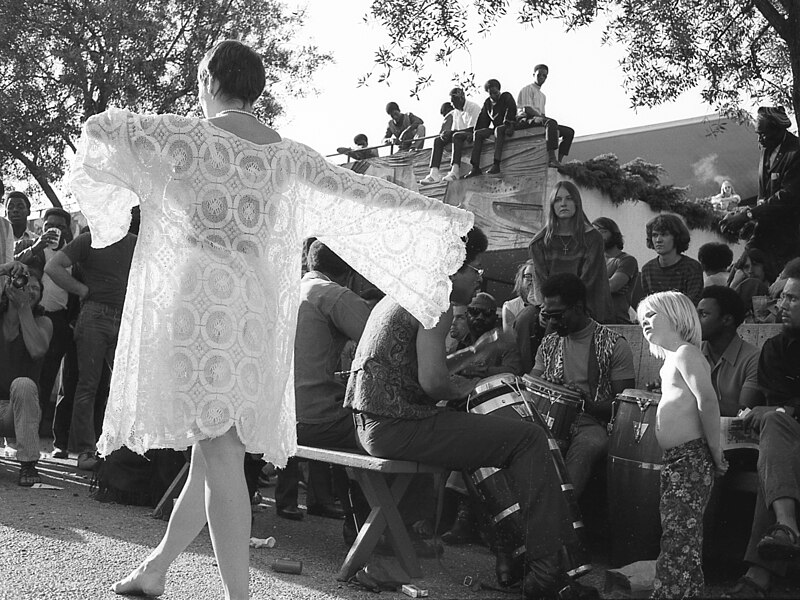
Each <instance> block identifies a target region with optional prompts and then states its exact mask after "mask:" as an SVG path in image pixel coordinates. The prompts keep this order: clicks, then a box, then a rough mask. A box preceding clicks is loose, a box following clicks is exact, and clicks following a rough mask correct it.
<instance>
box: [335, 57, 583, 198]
mask: <svg viewBox="0 0 800 600" xmlns="http://www.w3.org/2000/svg"><path fill="white" fill-rule="evenodd" d="M549 73H550V69H549V67H548V66H547V65H544V64H539V65H536V66H535V67H534V68H533V78H534V81H533V82H531V83H529V84H528V85H526V86H524V87H523V88H522V89H521V90H520V91H519V93H518V94H517V97H516V99H515V98H514V96H513V95H512V94H511V93H510V92H507V91H501V90H502V85H501V83H500V82H499V81H498V80H497V79H489V80H487V81H486V83H485V84H484V85H483V89H484V91H485V92H486V94H487V97H486V98H485V100H484V101H483V104H482V105H480V104H478V103H476V102H473V101H471V100H468V99H467V97H466V94H465V92H464V90H463V89H462V88H458V87H456V88H453V89H451V90H450V101H449V102H444V103H443V104H442V106H441V109H440V113H441V115H442V123H441V126H440V127H439V133H438V135H436V136H434V137H433V152H432V154H431V160H430V173H429V174H428V175H427V176H426V177H424V178H423V179H422V180H420V182H419V183H420V185H430V184H434V183H439V182H440V181H443V182H450V181H455V180H456V179H460V178H462V177H464V178H468V177H476V176H479V175H482V174H483V171H482V169H481V166H480V158H481V152H482V150H483V144H484V142H485V141H486V140H490V139H491V140H494V158H493V163H492V166H491V167H489V169H488V170H487V173H488V174H489V175H497V174H499V173H500V167H501V162H502V156H503V146H504V143H505V140H506V138H509V137H512V136H513V135H514V132H515V131H517V130H521V129H529V128H541V129H542V130H543V133H544V136H545V143H546V148H547V159H548V165H549V166H550V167H558V166H559V165H560V164H561V161H562V160H563V159H564V157H565V156H567V155H568V154H569V151H570V148H571V147H572V140H573V138H574V137H575V131H574V130H573V129H572V128H571V127H567V126H566V125H563V124H559V123H558V121H556V120H555V119H554V118H552V117H548V116H547V115H546V114H545V105H546V102H547V97H546V96H545V94H544V93H543V92H542V86H543V85H544V83H545V81H547V77H548V75H549ZM386 114H387V115H389V117H390V119H389V122H388V125H387V127H386V132H385V134H384V137H383V144H387V145H391V146H392V147H393V148H394V147H395V146H396V147H397V149H398V151H408V150H420V149H422V147H423V146H424V145H425V139H426V137H425V134H426V133H427V131H428V130H427V129H426V127H425V123H424V121H423V120H422V119H421V118H420V117H418V116H417V115H415V114H414V113H411V112H407V113H404V112H402V111H401V110H400V107H399V105H398V104H397V102H389V103H388V104H387V105H386ZM353 143H354V144H355V145H356V147H355V148H346V147H340V148H337V152H338V153H339V154H343V155H345V156H348V157H349V158H351V159H353V160H359V159H367V158H373V157H376V156H378V152H377V147H368V142H367V136H366V135H365V134H363V133H359V134H357V135H356V136H355V138H353ZM470 145H471V146H472V149H471V151H470V152H471V153H470V159H469V163H470V170H469V171H468V172H466V173H462V172H461V157H462V155H463V152H464V148H465V147H467V146H470ZM447 148H449V149H450V150H451V158H450V170H449V172H448V173H446V174H442V172H441V164H442V156H443V153H444V151H445V149H447Z"/></svg>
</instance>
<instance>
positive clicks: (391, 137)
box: [383, 102, 425, 151]
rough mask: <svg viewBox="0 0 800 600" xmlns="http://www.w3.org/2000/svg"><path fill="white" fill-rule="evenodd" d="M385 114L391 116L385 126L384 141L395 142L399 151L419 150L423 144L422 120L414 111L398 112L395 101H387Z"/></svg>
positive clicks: (423, 128) (423, 126)
mask: <svg viewBox="0 0 800 600" xmlns="http://www.w3.org/2000/svg"><path fill="white" fill-rule="evenodd" d="M386 114H387V115H389V116H390V117H392V118H391V119H389V124H388V125H387V127H386V135H385V136H384V140H383V141H384V143H386V144H397V146H398V147H399V150H401V151H403V150H411V149H414V150H421V149H422V146H424V145H425V139H424V138H425V125H424V121H423V120H422V119H420V118H419V117H418V116H417V115H415V114H414V113H411V112H408V113H402V112H400V107H399V106H398V105H397V102H389V104H387V105H386ZM412 140H413V142H412Z"/></svg>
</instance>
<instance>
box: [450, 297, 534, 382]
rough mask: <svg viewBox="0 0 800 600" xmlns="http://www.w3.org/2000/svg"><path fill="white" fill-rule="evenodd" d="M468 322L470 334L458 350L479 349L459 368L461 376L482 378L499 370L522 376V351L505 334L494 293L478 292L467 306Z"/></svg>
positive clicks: (495, 373) (499, 371)
mask: <svg viewBox="0 0 800 600" xmlns="http://www.w3.org/2000/svg"><path fill="white" fill-rule="evenodd" d="M467 325H468V327H469V333H468V334H467V336H466V338H465V339H464V340H463V341H462V342H461V343H460V344H459V346H458V348H457V350H461V349H464V348H474V349H475V352H474V354H473V356H472V360H471V361H470V362H469V363H468V364H467V365H466V366H464V367H462V368H461V369H460V370H458V371H457V373H458V374H459V375H463V376H464V377H481V378H482V377H489V376H490V375H497V374H499V373H512V374H514V375H522V361H521V359H520V356H519V350H518V349H517V346H516V344H513V343H507V342H506V339H505V337H504V336H503V335H502V323H500V319H499V318H498V316H497V301H496V300H495V299H494V296H492V295H491V294H487V293H486V292H479V293H478V294H476V295H475V297H474V298H473V299H472V302H470V303H469V306H468V307H467ZM490 340H497V341H495V342H490ZM451 370H452V369H451Z"/></svg>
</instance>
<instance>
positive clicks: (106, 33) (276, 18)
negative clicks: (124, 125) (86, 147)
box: [0, 0, 331, 204]
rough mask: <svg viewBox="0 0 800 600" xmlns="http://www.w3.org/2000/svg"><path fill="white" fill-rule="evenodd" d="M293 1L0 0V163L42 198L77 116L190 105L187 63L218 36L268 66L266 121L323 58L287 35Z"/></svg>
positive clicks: (51, 194) (192, 85) (192, 84)
mask: <svg viewBox="0 0 800 600" xmlns="http://www.w3.org/2000/svg"><path fill="white" fill-rule="evenodd" d="M303 18H304V14H303V12H302V11H295V12H288V11H287V9H286V7H285V6H284V5H283V4H281V2H280V1H279V0H138V1H137V0H92V1H89V0H44V1H38V0H0V22H2V23H3V25H4V27H3V32H2V33H0V75H2V76H3V78H4V82H5V85H4V88H3V90H2V91H0V164H2V165H3V167H4V169H5V170H6V172H8V171H11V172H12V173H13V174H14V175H15V176H17V177H23V176H25V175H26V173H27V174H29V175H31V176H33V177H34V178H35V179H36V180H37V181H38V183H39V185H40V186H41V188H42V189H43V190H44V191H45V193H46V195H47V196H48V198H49V199H50V201H51V202H53V203H54V204H57V203H58V202H59V199H58V197H57V195H56V192H55V191H54V190H53V188H52V186H51V182H53V181H57V180H59V179H60V178H61V177H62V176H63V173H64V168H65V158H64V152H65V150H66V149H67V148H73V146H74V143H75V140H76V139H77V137H78V135H79V133H80V126H81V123H82V122H83V121H84V120H85V119H86V118H88V117H89V116H91V115H93V114H97V113H99V112H102V111H103V110H105V109H106V108H108V107H109V106H110V105H112V104H113V105H115V106H119V107H124V108H129V109H131V110H136V111H140V112H159V113H163V112H176V113H179V114H186V113H194V112H196V111H197V98H196V90H197V65H198V63H199V62H200V60H201V58H202V57H203V55H204V54H205V52H206V51H207V50H208V49H209V48H210V47H211V46H212V45H213V44H214V43H215V42H217V41H220V40H223V39H226V38H236V39H240V40H242V41H243V42H245V43H247V44H249V45H251V46H252V47H253V48H255V49H256V50H257V51H258V52H259V53H260V54H261V55H262V57H263V59H264V63H265V66H266V68H267V89H266V90H265V93H264V95H263V96H262V99H261V100H260V101H259V103H258V105H257V106H256V112H257V113H258V114H259V116H260V117H261V118H262V119H263V120H265V121H266V122H272V121H273V120H274V119H275V117H276V116H277V115H278V114H280V113H281V111H282V106H281V99H282V98H290V97H292V96H296V95H302V94H304V93H305V92H306V91H307V89H308V87H307V82H308V80H309V76H310V75H311V73H313V72H314V71H315V70H316V69H317V68H318V67H319V66H320V65H322V64H324V63H325V62H327V61H329V60H331V57H330V55H328V54H325V53H321V52H320V51H319V50H318V49H317V48H316V47H315V46H313V45H302V44H296V43H294V44H292V46H289V45H287V42H288V41H290V40H292V38H293V36H294V32H295V31H296V29H297V28H298V27H299V26H300V25H301V24H302V22H303Z"/></svg>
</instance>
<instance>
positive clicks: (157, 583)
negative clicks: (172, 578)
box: [111, 565, 166, 596]
mask: <svg viewBox="0 0 800 600" xmlns="http://www.w3.org/2000/svg"><path fill="white" fill-rule="evenodd" d="M165 581H166V574H164V573H157V572H155V570H154V569H152V568H151V569H148V568H147V567H146V566H145V565H140V566H139V567H138V568H137V569H136V570H135V571H133V572H132V573H131V574H130V575H128V576H127V577H126V578H125V579H120V580H119V581H117V582H116V583H115V584H114V585H112V586H111V590H112V591H113V592H115V593H117V594H131V595H135V596H160V595H161V594H163V593H164V584H165Z"/></svg>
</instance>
